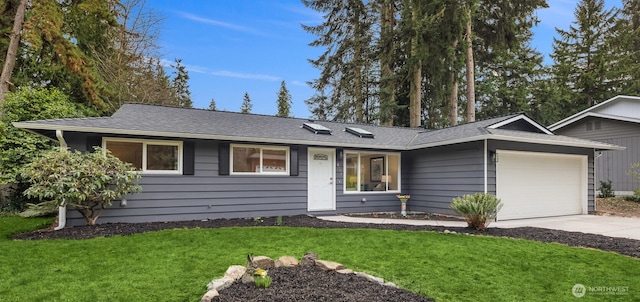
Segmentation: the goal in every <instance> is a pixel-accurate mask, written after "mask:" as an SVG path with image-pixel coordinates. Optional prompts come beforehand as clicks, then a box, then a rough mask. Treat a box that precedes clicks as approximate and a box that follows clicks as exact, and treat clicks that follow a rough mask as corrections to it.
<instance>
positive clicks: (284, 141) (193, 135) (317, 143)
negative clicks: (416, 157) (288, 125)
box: [13, 122, 406, 151]
mask: <svg viewBox="0 0 640 302" xmlns="http://www.w3.org/2000/svg"><path fill="white" fill-rule="evenodd" d="M13 125H14V126H15V127H16V128H21V129H24V130H27V131H30V132H34V133H37V134H40V135H42V134H41V133H38V132H36V131H33V129H35V130H63V131H73V132H92V133H101V134H111V135H139V136H152V137H175V138H187V139H208V140H223V141H241V142H251V143H276V144H290V145H309V146H330V147H343V148H349V147H351V148H365V149H383V150H397V151H403V150H406V147H405V146H404V145H402V146H394V145H376V144H353V143H341V142H323V141H315V140H294V139H278V138H264V137H250V136H232V135H211V134H197V133H183V132H161V131H146V130H132V129H117V128H96V127H78V126H60V125H57V126H56V125H48V124H35V123H28V122H14V123H13Z"/></svg>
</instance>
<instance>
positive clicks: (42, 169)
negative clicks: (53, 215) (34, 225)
mask: <svg viewBox="0 0 640 302" xmlns="http://www.w3.org/2000/svg"><path fill="white" fill-rule="evenodd" d="M59 149H60V148H56V150H51V151H48V152H45V153H44V154H43V156H42V157H40V158H38V159H36V160H34V161H33V162H32V163H31V164H29V165H27V167H25V168H24V171H23V172H22V174H21V175H22V177H24V178H25V179H26V180H28V181H29V182H30V183H31V187H29V188H28V189H27V190H25V192H24V194H25V195H27V196H29V197H35V198H38V199H40V200H41V201H43V203H50V204H51V205H53V206H67V205H68V206H70V207H72V208H73V209H75V210H77V211H78V212H80V214H82V217H84V219H85V221H86V222H87V224H89V225H94V224H95V223H96V220H97V219H98V217H99V216H100V213H101V212H102V210H104V209H105V208H106V207H107V206H110V205H111V203H112V202H113V200H115V199H117V198H121V197H122V196H124V195H127V194H129V193H134V192H139V191H140V190H141V188H140V186H139V185H138V184H137V181H138V179H140V174H139V173H135V172H132V171H133V170H135V168H134V167H133V166H132V165H131V164H129V163H124V162H122V161H120V160H119V159H118V158H117V157H115V156H113V155H111V153H109V151H108V150H105V151H104V153H105V154H103V150H102V149H101V148H95V152H84V153H83V152H79V151H73V152H72V151H68V150H59Z"/></svg>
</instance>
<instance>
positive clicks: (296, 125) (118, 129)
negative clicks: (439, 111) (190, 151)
mask: <svg viewBox="0 0 640 302" xmlns="http://www.w3.org/2000/svg"><path fill="white" fill-rule="evenodd" d="M518 116H520V115H518V114H516V115H509V116H503V117H498V118H493V119H488V120H484V121H478V122H473V123H467V124H464V125H459V126H455V127H450V128H445V129H441V130H433V131H427V130H425V129H412V128H401V127H381V126H373V125H364V124H350V123H339V122H325V121H313V123H315V124H319V125H322V126H325V127H327V128H329V129H331V130H332V133H331V135H325V134H314V133H313V132H311V131H309V130H307V129H304V128H303V127H302V125H303V123H305V122H309V120H307V119H300V118H281V117H274V116H267V115H255V114H242V113H235V112H224V111H209V110H203V109H183V108H174V107H164V106H157V105H147V104H125V105H123V106H122V107H121V108H120V109H119V110H118V111H117V112H116V113H115V114H113V115H112V116H111V117H99V118H74V119H55V120H40V121H27V122H18V123H14V125H15V126H16V127H18V128H24V129H30V130H36V131H38V130H63V131H72V132H95V133H105V134H129V135H144V136H157V137H175V138H201V139H218V140H229V141H242V142H267V143H283V144H300V145H317V146H334V147H356V148H374V149H389V150H409V149H419V148H425V147H430V146H437V145H446V144H451V143H456V142H463V141H475V140H482V139H492V136H496V137H497V138H498V136H499V139H503V140H505V139H506V140H508V139H509V138H513V140H514V141H521V140H522V137H526V138H527V139H530V140H531V141H532V142H539V143H544V142H546V143H549V144H558V145H575V146H581V147H588V148H596V149H616V147H617V146H613V145H608V144H604V143H598V142H591V141H585V140H579V141H577V140H576V139H573V138H567V137H562V136H554V135H548V134H539V133H537V134H536V133H529V132H523V131H507V130H500V129H490V128H489V127H491V126H492V125H496V124H498V123H500V122H503V121H506V120H509V119H512V118H514V117H518ZM346 127H357V128H361V129H363V130H366V131H369V132H371V133H373V134H374V136H375V137H374V138H366V137H358V136H356V135H353V134H351V133H348V132H346V131H345V128H346ZM496 130H497V131H496Z"/></svg>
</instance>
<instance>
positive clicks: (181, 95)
mask: <svg viewBox="0 0 640 302" xmlns="http://www.w3.org/2000/svg"><path fill="white" fill-rule="evenodd" d="M171 68H173V69H174V71H173V79H172V80H171V87H172V88H173V90H174V93H175V98H176V106H178V107H182V108H193V102H192V101H191V91H189V72H188V71H187V68H186V67H185V66H184V65H182V59H175V64H173V65H171Z"/></svg>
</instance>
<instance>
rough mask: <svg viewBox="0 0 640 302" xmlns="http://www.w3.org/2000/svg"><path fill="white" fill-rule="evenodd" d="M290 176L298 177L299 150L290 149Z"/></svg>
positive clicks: (295, 148)
mask: <svg viewBox="0 0 640 302" xmlns="http://www.w3.org/2000/svg"><path fill="white" fill-rule="evenodd" d="M289 170H290V171H289V175H291V176H298V148H297V147H291V148H289Z"/></svg>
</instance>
